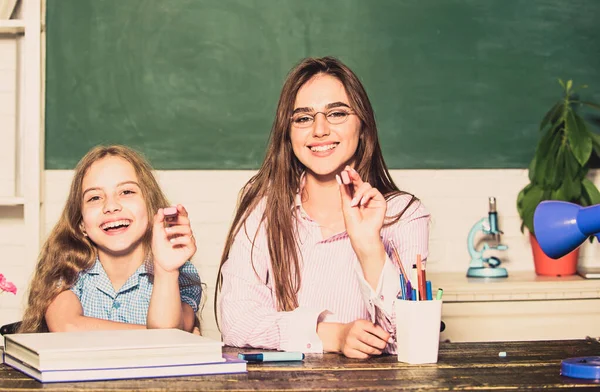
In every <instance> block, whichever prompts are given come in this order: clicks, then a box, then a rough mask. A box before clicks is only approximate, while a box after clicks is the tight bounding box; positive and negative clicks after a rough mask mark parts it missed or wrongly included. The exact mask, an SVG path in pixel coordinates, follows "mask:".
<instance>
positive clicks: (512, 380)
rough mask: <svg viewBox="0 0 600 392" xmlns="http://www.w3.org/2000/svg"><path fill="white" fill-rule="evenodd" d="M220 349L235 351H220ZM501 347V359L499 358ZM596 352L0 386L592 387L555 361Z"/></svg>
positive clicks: (538, 349)
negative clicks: (567, 373) (563, 372)
mask: <svg viewBox="0 0 600 392" xmlns="http://www.w3.org/2000/svg"><path fill="white" fill-rule="evenodd" d="M225 351H226V352H237V351H240V350H238V349H233V348H226V349H225ZM500 351H505V352H506V353H507V356H506V357H505V358H501V357H498V353H499V352H500ZM590 355H600V343H598V342H597V341H595V340H591V339H588V340H561V341H538V342H494V343H441V344H440V353H439V361H438V363H437V364H434V365H408V364H404V363H400V362H397V361H396V358H395V357H394V356H383V357H376V358H372V359H370V360H367V361H360V360H352V359H348V358H345V357H343V356H340V355H337V354H323V355H316V354H315V355H308V358H307V359H306V360H305V361H304V362H293V363H292V362H290V363H280V364H277V365H274V364H273V363H269V364H267V363H265V364H258V365H254V364H253V365H249V366H248V373H247V374H232V375H216V376H196V377H174V378H161V379H138V380H116V381H104V382H85V383H58V384H40V383H39V382H37V381H35V380H33V379H31V378H29V377H27V376H25V375H23V374H22V373H20V372H18V371H16V370H13V369H12V368H10V367H8V366H6V365H0V391H25V390H28V391H30V390H33V389H42V388H43V389H44V390H47V391H64V390H71V391H93V390H95V391H98V390H112V391H125V390H143V391H158V390H168V391H192V390H193V391H216V390H228V391H242V390H245V391H248V390H258V389H265V390H276V391H284V390H312V391H322V390H361V391H364V390H377V391H388V390H397V389H403V390H408V389H418V390H425V389H429V390H449V389H451V390H467V389H468V390H473V389H478V390H489V389H494V390H503V389H525V388H532V387H533V388H535V389H541V388H544V389H549V390H552V389H563V390H566V389H569V390H571V389H574V388H578V389H580V388H591V387H596V388H597V387H598V386H600V385H599V384H594V382H592V381H586V380H577V379H570V378H567V377H562V376H561V375H560V361H561V360H562V359H565V358H570V357H580V356H590Z"/></svg>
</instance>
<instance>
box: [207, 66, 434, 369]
mask: <svg viewBox="0 0 600 392" xmlns="http://www.w3.org/2000/svg"><path fill="white" fill-rule="evenodd" d="M428 222H429V215H428V213H427V212H426V210H425V209H424V207H423V205H422V204H421V203H420V202H419V201H418V200H417V199H416V198H415V197H414V196H412V195H410V194H408V193H406V192H402V191H399V190H398V188H397V187H396V185H395V184H394V182H393V181H392V179H391V177H390V174H389V172H388V170H387V168H386V166H385V163H384V161H383V156H382V154H381V149H380V146H379V141H378V136H377V127H376V125H375V118H374V114H373V109H372V108H371V104H370V102H369V98H368V97H367V94H366V92H365V90H364V88H363V86H362V84H361V83H360V81H359V80H358V78H357V77H356V75H355V74H354V73H353V72H352V71H351V70H350V69H349V68H347V67H346V66H345V65H344V64H342V63H341V62H340V61H338V60H336V59H334V58H331V57H325V58H318V59H313V58H309V59H306V60H304V61H302V62H301V63H300V64H299V65H298V66H297V67H296V68H295V69H293V70H292V71H291V73H290V74H289V75H288V77H287V80H286V82H285V84H284V86H283V90H282V92H281V96H280V98H279V104H278V107H277V115H276V118H275V121H274V124H273V128H272V130H271V137H270V141H269V146H268V149H267V154H266V158H265V160H264V162H263V164H262V166H261V168H260V169H259V171H258V173H257V174H256V175H255V176H254V177H253V178H252V179H251V180H250V181H249V182H248V183H247V184H246V186H245V187H244V188H243V190H242V194H241V199H240V203H239V206H238V209H237V212H236V215H235V218H234V221H233V224H232V226H231V229H230V231H229V235H228V238H227V241H226V244H225V249H224V252H223V256H222V259H221V266H220V275H219V281H218V282H217V294H219V291H220V296H219V307H220V308H219V310H220V324H221V332H222V334H223V339H224V342H225V344H227V345H232V346H238V347H242V346H250V347H263V348H271V349H281V350H296V351H303V352H322V351H323V350H325V351H330V352H341V353H343V354H345V355H346V356H348V357H355V358H367V357H368V356H371V355H378V354H381V353H382V352H384V351H385V352H394V351H395V343H394V342H393V332H394V318H395V317H401V315H394V314H393V302H394V301H395V299H396V295H397V294H398V292H399V290H400V284H399V266H398V264H397V263H396V262H395V260H394V259H392V258H391V257H390V255H391V254H392V253H391V250H392V247H393V246H394V245H395V247H396V248H397V250H398V251H399V254H400V259H401V260H402V262H403V263H404V266H405V268H408V267H409V265H411V264H412V263H414V262H415V260H416V257H417V255H418V254H420V255H421V257H422V258H423V259H424V260H425V259H426V258H427V255H428V244H427V243H428V235H429V225H428Z"/></svg>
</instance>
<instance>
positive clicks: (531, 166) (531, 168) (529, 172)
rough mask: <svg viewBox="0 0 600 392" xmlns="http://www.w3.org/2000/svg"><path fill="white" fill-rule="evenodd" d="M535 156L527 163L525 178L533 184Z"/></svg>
mask: <svg viewBox="0 0 600 392" xmlns="http://www.w3.org/2000/svg"><path fill="white" fill-rule="evenodd" d="M535 161H536V160H535V156H534V157H533V159H532V160H531V162H530V163H529V169H528V170H527V176H528V177H529V181H531V182H533V180H534V178H535Z"/></svg>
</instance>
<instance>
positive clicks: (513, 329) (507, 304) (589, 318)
mask: <svg viewBox="0 0 600 392" xmlns="http://www.w3.org/2000/svg"><path fill="white" fill-rule="evenodd" d="M465 273H466V272H461V273H456V272H453V273H433V272H432V273H430V274H428V275H427V278H428V279H430V280H431V282H432V285H433V287H434V290H435V289H436V288H438V287H442V288H443V289H444V297H443V299H444V305H443V309H442V320H443V321H444V323H445V324H446V330H445V331H444V332H443V333H442V335H441V339H442V340H449V341H452V342H489V341H515V340H539V339H548V340H551V339H584V338H585V337H586V336H592V337H599V336H600V279H583V278H582V277H580V276H578V275H571V276H564V277H549V276H537V275H535V273H534V272H523V271H521V272H509V276H508V278H497V279H489V278H488V279H481V278H467V277H466V276H465Z"/></svg>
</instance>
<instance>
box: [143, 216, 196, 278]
mask: <svg viewBox="0 0 600 392" xmlns="http://www.w3.org/2000/svg"><path fill="white" fill-rule="evenodd" d="M172 208H177V214H176V215H173V216H165V208H161V209H159V210H158V212H157V213H156V215H154V227H153V232H152V255H153V257H154V268H155V270H158V269H160V270H162V271H165V272H173V271H175V270H177V269H179V267H181V266H182V265H183V264H184V263H185V262H186V261H188V260H189V259H191V258H192V256H193V255H194V253H196V240H195V239H194V235H193V233H192V227H191V226H190V220H189V218H188V213H187V210H186V209H185V208H184V207H183V206H182V205H181V204H178V205H177V207H170V208H169V209H172ZM157 272H158V271H157Z"/></svg>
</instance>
